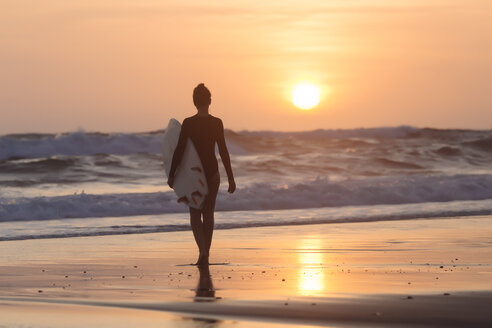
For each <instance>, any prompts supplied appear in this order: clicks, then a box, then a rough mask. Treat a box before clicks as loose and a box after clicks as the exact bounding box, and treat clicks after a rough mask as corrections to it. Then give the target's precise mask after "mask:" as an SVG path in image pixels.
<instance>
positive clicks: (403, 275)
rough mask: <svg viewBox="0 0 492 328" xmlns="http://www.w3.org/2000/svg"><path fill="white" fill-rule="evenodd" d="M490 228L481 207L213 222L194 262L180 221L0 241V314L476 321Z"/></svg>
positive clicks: (42, 321)
mask: <svg viewBox="0 0 492 328" xmlns="http://www.w3.org/2000/svg"><path fill="white" fill-rule="evenodd" d="M491 236H492V217H473V218H472V217H468V218H453V219H446V218H443V219H432V220H408V221H393V222H388V221H386V222H372V223H346V224H324V225H303V226H285V227H263V228H245V229H231V230H218V231H216V232H215V236H214V243H213V246H212V247H213V249H212V258H211V261H212V263H215V264H216V265H211V266H210V267H209V268H201V270H199V269H198V268H197V267H195V266H191V265H188V264H190V263H192V262H193V261H194V260H196V258H195V256H196V250H195V245H194V242H193V239H192V238H193V237H192V235H191V232H171V233H154V234H141V235H120V236H100V237H80V238H66V239H45V240H24V241H10V242H2V243H0V252H1V254H2V258H1V259H0V326H2V325H4V326H7V327H10V326H16V325H17V326H23V325H24V326H33V327H45V326H54V327H57V326H63V327H79V326H82V325H81V320H82V322H83V321H84V318H85V319H87V318H89V317H90V318H91V319H90V320H92V321H90V320H89V319H87V320H86V321H87V322H91V325H96V326H102V327H113V326H118V327H121V326H123V327H126V326H128V327H130V326H135V325H136V324H135V323H138V322H140V323H139V324H140V325H142V326H149V327H152V326H154V325H155V326H157V325H159V326H160V327H166V326H169V327H215V326H217V327H219V326H220V327H228V326H234V327H243V326H242V325H244V327H246V326H247V327H255V325H258V327H260V326H261V327H267V326H268V325H271V326H272V327H275V326H276V325H279V326H281V325H283V324H285V323H289V324H295V325H299V326H304V325H322V326H327V325H328V326H337V327H338V326H351V325H356V326H357V325H360V326H364V327H367V326H371V325H374V326H379V325H388V326H395V325H402V326H416V325H424V326H425V325H427V326H448V327H449V326H475V327H476V326H490V324H491V323H492V315H491V314H490V313H489V312H490V311H489V309H488V308H489V307H490V304H492V257H491V256H490V255H491V254H492V237H491ZM27 313H28V314H29V315H24V314H27ZM121 318H126V319H125V320H120V319H121ZM132 323H133V324H132Z"/></svg>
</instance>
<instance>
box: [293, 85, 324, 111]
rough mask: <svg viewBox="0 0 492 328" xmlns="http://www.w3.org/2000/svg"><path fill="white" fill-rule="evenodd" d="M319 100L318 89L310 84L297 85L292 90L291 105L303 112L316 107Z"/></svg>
mask: <svg viewBox="0 0 492 328" xmlns="http://www.w3.org/2000/svg"><path fill="white" fill-rule="evenodd" d="M319 99H320V90H319V87H317V86H316V85H314V84H312V83H299V84H297V85H295V86H294V88H293V89H292V103H293V104H294V105H295V106H296V107H298V108H300V109H303V110H308V109H311V108H313V107H315V106H316V105H318V103H319Z"/></svg>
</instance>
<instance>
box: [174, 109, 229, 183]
mask: <svg viewBox="0 0 492 328" xmlns="http://www.w3.org/2000/svg"><path fill="white" fill-rule="evenodd" d="M223 130H224V128H223V125H222V121H221V120H220V119H219V118H217V117H214V116H212V115H206V116H201V115H198V114H197V115H194V116H191V117H188V118H186V119H185V120H184V121H183V127H182V133H183V135H184V137H187V138H190V140H191V141H192V142H193V145H194V146H195V148H196V150H197V152H198V156H200V159H201V161H202V165H203V169H204V170H205V176H206V177H207V179H209V178H211V177H212V176H213V175H214V174H215V173H217V171H218V169H219V167H218V164H217V157H216V156H215V143H216V142H218V141H219V139H220V137H221V136H223V133H224V132H223Z"/></svg>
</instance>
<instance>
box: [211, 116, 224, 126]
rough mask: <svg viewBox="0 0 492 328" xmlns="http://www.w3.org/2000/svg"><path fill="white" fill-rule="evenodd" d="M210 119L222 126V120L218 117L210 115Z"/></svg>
mask: <svg viewBox="0 0 492 328" xmlns="http://www.w3.org/2000/svg"><path fill="white" fill-rule="evenodd" d="M210 119H211V120H213V121H214V122H215V123H217V124H222V120H221V119H220V118H218V117H215V116H212V115H210Z"/></svg>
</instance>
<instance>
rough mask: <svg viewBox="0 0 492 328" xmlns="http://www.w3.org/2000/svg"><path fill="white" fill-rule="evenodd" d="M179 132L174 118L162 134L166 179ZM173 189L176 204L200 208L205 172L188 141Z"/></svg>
mask: <svg viewBox="0 0 492 328" xmlns="http://www.w3.org/2000/svg"><path fill="white" fill-rule="evenodd" d="M180 132H181V124H180V123H179V122H178V121H177V120H175V119H174V118H172V119H170V120H169V124H168V125H167V128H166V132H165V133H164V142H163V145H162V153H163V155H164V168H165V171H166V175H167V177H168V178H169V171H170V170H171V163H172V160H173V155H174V150H175V149H176V146H177V145H178V139H179V133H180ZM173 189H174V192H175V193H176V195H177V196H178V202H182V203H184V204H186V205H188V206H190V207H193V208H197V209H201V208H202V205H203V201H204V200H205V196H206V195H207V194H208V187H207V179H206V177H205V171H204V170H203V166H202V162H201V160H200V157H199V156H198V153H197V152H196V149H195V146H194V145H193V142H192V141H191V140H190V139H188V141H187V142H186V147H185V150H184V153H183V158H182V159H181V163H180V164H179V165H178V167H177V168H176V175H175V177H174V185H173Z"/></svg>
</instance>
